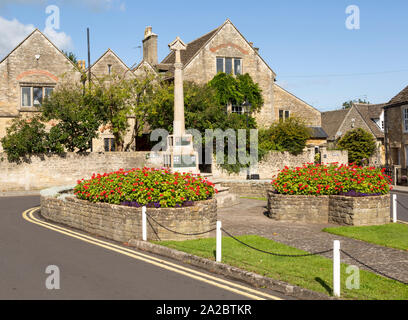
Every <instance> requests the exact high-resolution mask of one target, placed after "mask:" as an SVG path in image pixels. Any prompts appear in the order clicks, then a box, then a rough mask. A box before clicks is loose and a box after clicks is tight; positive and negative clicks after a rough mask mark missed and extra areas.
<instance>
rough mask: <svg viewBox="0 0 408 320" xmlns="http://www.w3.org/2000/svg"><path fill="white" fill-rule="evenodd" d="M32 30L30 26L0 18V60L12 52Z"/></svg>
mask: <svg viewBox="0 0 408 320" xmlns="http://www.w3.org/2000/svg"><path fill="white" fill-rule="evenodd" d="M34 29H35V27H34V26H33V25H32V24H29V25H24V24H22V23H21V22H19V21H18V20H17V19H13V20H6V19H4V18H3V17H0V58H2V57H4V56H5V55H7V54H8V53H9V52H10V51H11V50H13V49H14V48H15V47H16V46H17V45H18V44H19V43H20V42H21V41H23V40H24V38H25V37H27V36H28V35H29V34H30V33H31V32H32V31H33V30H34Z"/></svg>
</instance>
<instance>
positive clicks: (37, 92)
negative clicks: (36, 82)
mask: <svg viewBox="0 0 408 320" xmlns="http://www.w3.org/2000/svg"><path fill="white" fill-rule="evenodd" d="M42 99H43V88H33V101H34V105H35V106H40V105H41V104H42Z"/></svg>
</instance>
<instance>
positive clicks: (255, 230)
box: [218, 199, 408, 282]
mask: <svg viewBox="0 0 408 320" xmlns="http://www.w3.org/2000/svg"><path fill="white" fill-rule="evenodd" d="M240 200H241V203H240V204H239V205H236V206H231V207H229V208H222V209H218V219H219V220H221V221H222V227H223V228H224V229H225V230H226V231H228V232H229V233H231V234H232V235H234V236H235V235H237V236H238V235H259V236H263V237H265V238H268V239H272V240H275V241H277V242H280V243H283V244H286V245H289V246H292V247H295V248H298V249H301V250H305V251H307V252H319V251H324V250H328V249H331V248H333V241H334V240H340V242H341V249H342V250H344V251H346V252H347V253H349V254H350V255H352V256H354V257H355V258H357V259H359V260H360V261H362V262H364V263H365V264H367V265H369V266H370V267H373V268H375V269H377V270H379V271H381V272H383V273H385V274H387V275H389V276H392V277H394V278H396V279H399V280H401V281H403V282H408V251H406V252H405V251H402V250H397V249H392V248H387V247H383V246H379V245H374V244H370V243H367V242H363V241H360V240H355V239H350V238H346V237H342V236H337V235H332V234H329V233H326V232H322V231H321V230H322V229H323V228H327V227H336V226H337V225H332V224H302V223H288V222H281V221H275V220H272V219H270V218H268V217H267V216H266V215H265V213H266V211H267V203H266V201H260V200H250V199H240ZM299 210H302V208H299ZM324 256H325V257H327V258H332V253H328V254H325V255H324ZM288 259H289V258H288ZM296 259H301V258H296ZM341 259H342V262H345V263H347V264H351V265H356V266H358V267H360V268H361V269H367V268H365V267H364V266H362V265H360V264H358V263H357V262H355V261H354V260H352V259H351V258H349V257H347V256H345V255H344V254H342V255H341ZM367 270H369V269H367ZM369 271H371V270H369Z"/></svg>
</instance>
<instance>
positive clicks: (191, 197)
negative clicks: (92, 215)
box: [74, 168, 217, 208]
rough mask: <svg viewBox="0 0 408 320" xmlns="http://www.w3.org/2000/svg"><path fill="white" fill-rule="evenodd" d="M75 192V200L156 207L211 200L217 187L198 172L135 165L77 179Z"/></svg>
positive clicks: (178, 205)
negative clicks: (171, 170) (140, 167)
mask: <svg viewBox="0 0 408 320" xmlns="http://www.w3.org/2000/svg"><path fill="white" fill-rule="evenodd" d="M74 192H75V195H76V197H77V198H78V199H83V200H88V201H91V202H106V203H111V204H123V205H127V206H134V207H140V206H145V205H146V206H148V207H156V208H159V207H180V206H188V205H191V202H192V201H201V200H207V199H211V198H212V197H213V195H214V193H216V192H217V190H216V189H215V188H214V184H212V183H211V182H209V181H207V180H206V179H204V178H203V177H201V176H200V175H194V174H189V173H183V174H181V173H178V172H176V173H171V172H169V171H167V170H165V169H153V168H143V169H139V168H138V169H132V170H129V171H125V170H123V169H121V170H119V171H116V172H111V173H104V174H103V175H101V174H94V175H93V176H92V178H91V179H90V180H84V179H82V180H79V181H78V184H77V186H76V187H75V189H74Z"/></svg>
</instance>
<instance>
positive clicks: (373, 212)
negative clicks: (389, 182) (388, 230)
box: [329, 195, 391, 226]
mask: <svg viewBox="0 0 408 320" xmlns="http://www.w3.org/2000/svg"><path fill="white" fill-rule="evenodd" d="M329 208H330V211H329V223H335V224H340V225H350V226H370V225H382V224H387V223H390V219H391V218H390V195H384V196H377V197H361V198H353V197H344V196H331V197H330V200H329Z"/></svg>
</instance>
